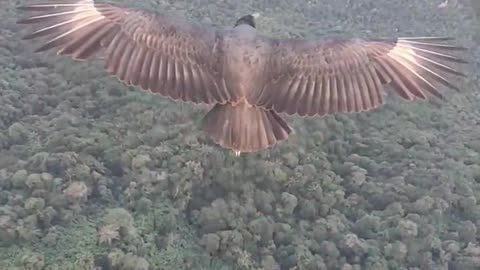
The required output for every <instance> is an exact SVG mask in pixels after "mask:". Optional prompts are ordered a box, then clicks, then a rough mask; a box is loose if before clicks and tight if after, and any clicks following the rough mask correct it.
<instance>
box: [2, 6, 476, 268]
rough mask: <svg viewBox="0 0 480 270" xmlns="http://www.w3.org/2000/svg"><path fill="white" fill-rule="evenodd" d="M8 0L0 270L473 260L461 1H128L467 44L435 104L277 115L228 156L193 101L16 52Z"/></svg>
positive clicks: (470, 99) (87, 66)
mask: <svg viewBox="0 0 480 270" xmlns="http://www.w3.org/2000/svg"><path fill="white" fill-rule="evenodd" d="M19 2H20V1H8V0H7V1H5V0H3V1H2V2H1V5H2V9H1V10H0V14H1V15H2V26H1V27H0V246H1V247H0V269H12V270H13V269H31V270H42V269H52V270H53V269H62V270H63V269H72V270H80V269H88V270H91V269H92V268H93V266H97V267H103V269H115V270H133V269H136V270H142V269H225V270H226V269H245V270H247V269H249V270H250V269H264V270H274V269H282V270H283V269H299V270H304V269H305V270H306V269H312V270H313V269H319V270H321V269H342V270H350V269H352V270H353V269H356V270H357V269H358V270H359V269H372V270H375V269H465V270H468V269H479V268H480V259H479V258H480V243H479V239H480V230H479V229H478V227H479V226H480V203H479V201H480V130H479V124H480V106H479V104H480V92H479V91H478V83H479V81H480V72H479V70H480V69H479V68H480V65H479V59H480V49H478V47H479V46H480V35H479V33H480V22H479V20H480V19H479V18H478V16H480V11H479V10H480V7H479V6H478V5H477V3H478V1H475V0H471V3H469V1H452V0H450V1H449V3H448V4H447V6H445V7H438V5H439V4H441V1H440V0H426V1H414V0H393V1H386V0H383V1H373V0H362V1H350V0H338V1H337V0H336V1H318V0H313V1H298V2H295V4H292V3H294V2H292V1H283V0H282V1H273V0H267V1H254V0H250V1H242V2H239V1H236V0H223V1H216V0H193V1H191V0H175V1H173V0H169V1H166V0H163V1H156V2H151V1H150V2H149V1H138V3H137V2H135V3H133V2H132V4H131V5H130V6H133V5H135V6H136V7H143V8H148V9H156V10H158V11H161V12H164V13H169V14H172V15H173V14H177V15H178V16H185V17H186V18H187V19H189V20H192V21H197V22H202V23H211V24H215V25H231V24H233V22H234V20H235V19H234V18H238V17H239V16H240V15H244V14H246V13H249V12H253V11H260V12H261V13H262V15H263V17H262V18H260V20H259V22H258V27H259V30H260V31H262V32H264V33H266V34H270V35H276V36H280V37H320V36H322V35H327V34H329V35H335V34H344V35H348V36H352V35H356V36H360V37H373V36H375V37H378V36H382V37H383V36H396V35H401V36H408V35H410V36H411V35H415V36H422V35H448V36H453V37H456V38H458V42H459V43H460V44H462V45H464V46H467V47H470V48H474V49H473V50H472V51H470V53H471V57H469V60H470V61H471V64H470V65H469V66H468V67H467V72H468V74H469V79H468V80H466V81H459V83H460V85H461V86H462V87H461V88H462V89H464V91H463V92H462V93H451V92H450V93H445V95H446V97H447V101H445V102H440V101H438V100H432V101H429V102H414V103H407V102H405V101H402V100H400V99H399V98H394V97H389V98H388V104H387V105H386V106H384V107H382V108H380V109H378V110H375V111H372V112H369V113H363V114H347V115H338V116H332V117H325V118H321V119H319V118H295V117H289V121H291V122H292V123H293V126H294V128H295V130H296V134H295V135H294V136H292V137H291V139H290V140H289V141H288V142H286V143H284V144H281V145H279V146H277V147H275V148H274V149H272V150H268V151H264V152H262V153H258V154H250V155H244V156H242V157H240V158H235V157H233V154H232V153H230V152H228V151H224V150H222V149H220V148H218V147H216V146H214V145H212V144H211V142H209V140H208V139H207V138H206V136H205V135H204V134H203V133H202V132H201V130H200V129H199V125H198V124H199V121H200V120H201V118H200V117H201V115H202V113H203V112H204V111H205V108H202V107H201V106H200V107H196V108H191V107H190V106H188V105H186V104H175V103H173V102H171V101H170V100H168V99H166V98H162V97H153V98H152V97H151V96H149V95H147V94H144V93H141V92H138V91H129V90H133V89H128V88H127V87H126V86H123V85H122V84H121V83H118V82H117V81H115V80H114V79H112V78H110V77H109V76H108V75H107V74H106V73H105V72H104V71H103V70H102V68H101V67H102V66H101V65H102V63H101V61H99V60H97V61H92V62H88V63H75V64H73V62H72V61H71V60H69V59H67V58H65V57H56V56H55V55H54V54H51V53H49V54H32V53H31V51H32V50H33V46H32V45H31V44H29V42H23V41H21V40H20V38H21V35H22V34H23V33H24V30H23V29H22V28H21V27H20V26H19V25H16V24H15V21H16V20H17V18H18V17H19V16H20V15H19V14H17V11H16V10H15V8H14V7H15V5H16V4H19ZM21 2H26V1H21ZM121 2H123V3H128V1H127V0H123V1H121ZM116 3H119V2H116ZM240 3H241V4H240ZM35 45H38V44H35Z"/></svg>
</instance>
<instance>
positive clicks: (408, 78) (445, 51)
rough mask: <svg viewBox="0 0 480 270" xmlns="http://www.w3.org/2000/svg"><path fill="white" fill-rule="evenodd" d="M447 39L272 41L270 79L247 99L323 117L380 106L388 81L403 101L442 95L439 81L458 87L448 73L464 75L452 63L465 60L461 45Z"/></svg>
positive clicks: (288, 110) (272, 106) (280, 110)
mask: <svg viewBox="0 0 480 270" xmlns="http://www.w3.org/2000/svg"><path fill="white" fill-rule="evenodd" d="M449 40H451V39H450V38H445V37H425V38H421V37H417V38H397V39H394V40H387V39H385V40H369V41H366V40H360V39H344V40H330V41H326V42H325V41H304V40H283V41H278V40H271V41H270V42H271V43H272V47H273V50H272V54H271V59H270V63H269V67H268V68H267V70H269V72H268V73H269V74H268V75H267V76H266V77H267V78H269V79H268V80H267V81H268V83H266V84H265V85H264V87H262V88H260V89H259V91H257V92H255V93H254V94H252V96H250V100H251V102H252V103H254V104H257V105H259V106H263V107H265V108H267V109H273V110H275V111H276V112H286V113H287V114H298V115H301V116H306V115H308V116H314V115H319V116H324V115H331V114H335V113H341V112H361V111H368V110H371V109H374V108H377V107H379V106H380V105H382V104H383V103H384V100H383V93H382V91H383V87H384V86H385V85H387V84H388V85H390V86H391V88H392V89H393V91H394V92H395V93H396V94H398V95H400V96H401V97H402V98H405V99H407V100H414V99H426V98H427V97H428V95H434V96H437V97H439V98H443V95H442V94H441V93H440V91H439V86H440V85H444V86H446V87H449V88H453V89H456V90H458V87H457V86H455V85H454V84H453V83H452V82H451V81H450V79H448V78H447V77H446V75H447V74H450V75H459V76H465V75H464V74H463V73H461V72H460V71H459V70H457V69H456V68H455V66H454V65H455V64H458V63H466V61H465V60H463V59H461V58H459V57H458V56H457V55H456V53H457V52H459V51H461V50H464V49H465V48H463V47H458V46H454V45H450V44H448V43H446V41H449Z"/></svg>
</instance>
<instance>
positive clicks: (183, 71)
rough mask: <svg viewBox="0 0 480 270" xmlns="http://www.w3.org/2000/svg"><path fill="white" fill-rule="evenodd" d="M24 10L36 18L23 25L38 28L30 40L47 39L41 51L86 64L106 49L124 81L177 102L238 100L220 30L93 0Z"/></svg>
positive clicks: (108, 64)
mask: <svg viewBox="0 0 480 270" xmlns="http://www.w3.org/2000/svg"><path fill="white" fill-rule="evenodd" d="M19 9H20V10H23V11H25V12H28V13H29V14H30V16H29V17H27V18H24V19H21V20H19V21H18V23H21V24H30V25H33V26H34V27H35V28H36V29H34V30H33V31H32V32H30V33H29V34H27V35H26V36H25V39H37V38H45V39H46V40H45V42H44V43H43V44H41V46H40V47H39V48H38V49H37V50H36V52H40V51H46V50H55V52H56V53H57V54H60V55H68V56H70V57H71V58H73V59H75V60H86V59H88V58H91V57H92V56H93V55H95V54H96V53H98V52H100V51H104V55H105V68H106V70H107V71H108V72H109V73H111V74H113V75H115V76H116V77H117V78H118V79H119V80H120V81H123V82H124V83H126V84H129V85H134V86H138V87H139V88H141V89H143V90H148V91H150V92H152V93H154V94H160V95H164V96H169V97H171V98H172V99H174V100H183V101H191V102H195V103H225V102H227V101H228V99H229V98H230V97H231V96H232V95H231V94H230V93H228V90H227V89H226V86H225V84H224V82H223V79H222V70H223V67H222V66H221V61H220V57H221V55H220V53H219V49H218V47H219V46H218V42H219V40H220V39H221V33H220V32H219V31H217V30H216V29H213V28H207V27H204V26H197V25H194V24H190V23H186V22H179V21H174V20H173V18H169V17H166V16H163V15H160V14H153V13H149V12H146V11H140V10H134V9H127V8H120V7H116V6H114V5H110V4H99V3H95V2H94V1H93V0H59V2H56V3H45V4H34V5H26V6H21V7H19Z"/></svg>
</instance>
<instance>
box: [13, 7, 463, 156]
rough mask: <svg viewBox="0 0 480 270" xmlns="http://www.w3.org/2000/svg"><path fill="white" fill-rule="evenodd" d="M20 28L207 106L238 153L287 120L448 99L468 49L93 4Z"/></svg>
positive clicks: (222, 141) (217, 132)
mask: <svg viewBox="0 0 480 270" xmlns="http://www.w3.org/2000/svg"><path fill="white" fill-rule="evenodd" d="M18 9H19V10H20V11H21V12H25V13H26V14H27V15H26V16H25V17H23V18H20V19H19V20H18V21H17V23H19V24H28V25H31V26H32V27H33V28H34V29H32V30H31V31H30V32H28V33H27V34H26V35H24V36H23V39H24V40H34V39H35V40H36V39H37V38H40V39H43V40H44V41H42V42H41V44H40V47H38V48H37V49H36V50H35V52H43V51H54V52H56V54H57V55H63V56H68V57H70V58H71V59H73V60H74V61H86V60H88V59H92V58H94V57H98V56H99V55H100V58H102V59H103V60H104V63H105V64H104V68H105V70H106V72H107V73H108V74H110V75H112V76H113V77H115V78H116V79H118V80H119V81H121V82H123V83H124V84H126V85H128V86H134V87H135V88H136V89H139V90H143V91H144V92H148V93H150V94H153V95H160V96H164V97H168V98H170V99H172V100H173V101H176V102H186V103H190V104H193V105H195V104H207V105H209V106H210V109H209V111H208V112H207V113H206V114H205V115H204V116H203V118H202V128H203V130H204V131H205V132H206V134H207V135H208V136H209V138H210V139H211V141H213V142H214V143H215V144H216V145H219V146H220V147H222V148H224V149H230V151H233V153H234V154H235V155H236V156H238V155H240V154H241V153H253V152H257V151H261V150H265V149H268V148H271V147H273V146H274V145H277V144H279V143H280V142H282V141H285V140H287V139H288V137H289V136H290V135H291V134H292V132H293V129H292V127H291V126H290V125H289V124H288V123H287V122H286V121H285V120H284V117H282V116H286V115H296V116H300V117H304V116H309V117H314V116H316V117H324V116H328V115H335V114H340V113H361V112H365V111H370V110H373V109H376V108H379V107H380V106H382V105H383V104H384V103H385V100H384V99H385V98H384V96H385V94H388V93H390V92H391V93H395V94H396V95H398V96H400V97H402V98H403V99H404V100H407V101H414V100H427V99H428V98H429V97H430V96H434V97H437V98H439V99H443V100H445V97H444V95H443V94H442V93H441V90H440V88H441V87H446V88H450V89H454V90H457V91H460V89H459V87H458V86H457V85H455V84H454V83H453V82H452V78H454V77H466V75H465V73H463V72H462V71H460V70H459V67H458V64H464V63H468V61H466V60H465V59H463V58H462V57H461V56H460V55H459V52H461V51H465V50H467V48H465V47H462V46H459V45H456V44H454V43H453V40H455V38H453V37H448V36H426V37H422V36H416V37H415V36H413V37H398V36H396V37H391V38H389V37H387V38H385V37H383V38H375V39H374V38H368V39H367V38H359V37H348V38H347V37H343V38H342V37H335V38H333V37H322V38H309V39H307V38H275V37H271V36H268V35H265V34H262V33H260V31H258V30H257V25H256V23H257V18H258V17H259V13H252V14H248V15H245V16H242V17H241V18H239V19H237V20H236V21H235V23H234V24H233V23H232V25H233V26H232V27H224V28H219V27H215V26H213V25H206V24H201V23H194V22H187V21H186V20H182V19H179V18H177V17H174V16H168V15H165V14H162V13H161V12H156V11H147V10H141V9H135V8H126V7H120V6H116V5H113V4H108V3H99V2H96V1H94V0H62V1H60V2H58V3H55V2H52V1H50V2H47V3H38V4H28V5H22V6H18Z"/></svg>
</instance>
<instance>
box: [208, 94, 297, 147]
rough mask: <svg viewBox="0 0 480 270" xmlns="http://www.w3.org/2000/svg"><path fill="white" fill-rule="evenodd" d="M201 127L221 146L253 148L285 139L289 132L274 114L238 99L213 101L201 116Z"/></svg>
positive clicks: (286, 125) (268, 145)
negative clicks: (236, 103)
mask: <svg viewBox="0 0 480 270" xmlns="http://www.w3.org/2000/svg"><path fill="white" fill-rule="evenodd" d="M203 125H204V128H205V131H206V132H207V133H208V135H209V136H210V137H211V138H212V140H213V141H214V142H215V143H217V144H219V145H220V146H222V147H224V148H229V149H232V150H233V151H234V152H235V153H236V154H239V153H240V152H255V151H258V150H262V149H265V148H268V147H270V146H272V145H274V144H275V143H277V142H279V141H282V140H285V139H287V138H288V135H289V134H290V133H291V132H292V130H291V128H290V127H289V126H288V124H287V123H286V122H285V121H284V120H283V119H282V118H280V116H279V115H278V114H276V113H275V112H274V111H271V110H265V109H263V108H260V107H252V106H248V105H247V104H246V103H241V104H238V105H235V106H233V105H232V104H230V103H226V104H217V105H215V106H214V107H213V108H212V109H211V110H210V111H209V112H208V113H207V115H206V116H205V118H204V119H203Z"/></svg>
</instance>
